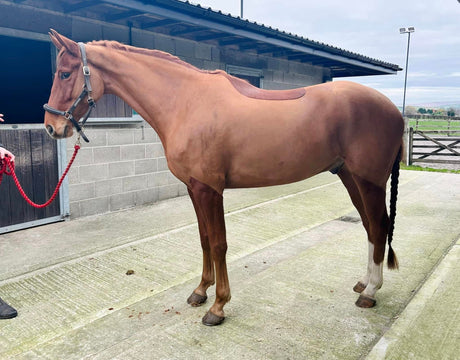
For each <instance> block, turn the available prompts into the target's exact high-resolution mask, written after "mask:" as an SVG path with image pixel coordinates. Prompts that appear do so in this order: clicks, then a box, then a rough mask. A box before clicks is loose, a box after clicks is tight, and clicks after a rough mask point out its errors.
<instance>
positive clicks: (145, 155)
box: [67, 121, 187, 218]
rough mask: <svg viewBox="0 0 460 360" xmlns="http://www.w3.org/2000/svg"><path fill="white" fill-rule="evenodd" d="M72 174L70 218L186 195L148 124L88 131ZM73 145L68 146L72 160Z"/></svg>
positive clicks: (70, 178)
mask: <svg viewBox="0 0 460 360" xmlns="http://www.w3.org/2000/svg"><path fill="white" fill-rule="evenodd" d="M85 133H86V135H87V136H88V138H89V139H90V142H89V143H82V148H81V149H80V151H79V153H78V155H77V158H76V159H75V162H74V164H73V166H72V168H71V171H70V173H69V200H70V217H71V218H77V217H81V216H89V215H95V214H101V213H106V212H110V211H117V210H121V209H126V208H129V207H133V206H136V205H143V204H148V203H153V202H156V201H160V200H164V199H168V198H172V197H176V196H180V195H185V194H187V189H186V187H185V185H184V184H182V183H181V182H180V181H179V180H177V179H176V178H175V177H174V176H173V175H172V173H171V172H170V171H169V170H168V166H167V163H166V158H165V156H164V150H163V146H162V144H161V142H160V139H159V138H158V135H157V134H156V133H155V131H154V130H153V129H152V128H151V127H150V125H149V124H147V123H145V122H144V121H141V122H140V123H137V124H133V125H104V126H99V125H92V126H91V125H89V126H87V127H86V129H85ZM73 151H74V142H73V141H72V140H68V141H67V158H68V159H70V157H71V156H72V153H73Z"/></svg>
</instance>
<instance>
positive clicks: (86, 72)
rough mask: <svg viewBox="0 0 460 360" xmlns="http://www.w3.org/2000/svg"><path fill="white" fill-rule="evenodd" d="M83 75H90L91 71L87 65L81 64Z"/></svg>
mask: <svg viewBox="0 0 460 360" xmlns="http://www.w3.org/2000/svg"><path fill="white" fill-rule="evenodd" d="M83 75H85V76H90V75H91V71H90V70H89V66H88V65H84V66H83Z"/></svg>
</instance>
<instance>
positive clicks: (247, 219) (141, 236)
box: [0, 171, 460, 359]
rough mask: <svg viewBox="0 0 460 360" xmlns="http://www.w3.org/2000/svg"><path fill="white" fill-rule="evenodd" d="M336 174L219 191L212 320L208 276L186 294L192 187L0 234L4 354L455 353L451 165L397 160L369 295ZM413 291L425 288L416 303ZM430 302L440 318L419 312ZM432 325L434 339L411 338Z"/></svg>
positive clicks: (455, 201)
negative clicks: (216, 317) (390, 261)
mask: <svg viewBox="0 0 460 360" xmlns="http://www.w3.org/2000/svg"><path fill="white" fill-rule="evenodd" d="M337 180H338V179H337V177H336V176H332V175H330V174H322V175H320V176H317V177H314V178H312V179H309V180H307V181H304V182H300V183H296V184H291V185H287V186H282V187H273V188H264V189H243V190H231V191H226V194H225V209H226V222H227V231H228V243H229V252H228V263H229V265H228V268H229V277H230V285H231V289H232V300H231V302H230V303H229V304H227V306H226V308H225V310H226V315H227V319H226V320H225V322H224V324H223V325H222V326H219V327H213V328H208V327H205V326H203V325H201V317H202V316H203V315H204V313H205V312H206V310H207V308H208V307H209V306H210V304H212V301H213V299H214V295H213V291H214V288H211V289H210V291H209V292H208V295H210V296H209V300H208V304H206V305H204V306H203V307H200V308H192V307H189V306H188V305H187V304H186V302H185V300H186V298H187V297H188V295H189V294H190V292H191V291H192V290H193V288H194V287H196V285H197V284H198V282H199V276H200V271H201V250H200V247H199V237H198V231H197V226H196V222H195V218H194V214H193V208H192V206H191V203H190V201H189V200H188V199H186V198H179V199H173V200H169V201H165V202H162V203H160V204H156V205H152V206H149V207H141V208H136V209H133V210H129V211H123V212H119V213H115V214H108V215H103V216H98V217H94V218H85V219H79V220H73V221H69V222H64V223H58V224H52V225H46V226H42V227H39V228H35V229H28V230H23V231H19V232H16V233H11V234H5V235H2V237H1V239H0V251H2V254H7V255H8V256H7V259H6V261H5V262H4V261H3V260H2V263H1V264H0V296H2V297H3V298H4V299H5V300H8V301H9V302H10V303H11V304H12V305H14V306H15V307H16V308H17V309H18V311H19V316H18V317H17V318H16V319H12V320H6V321H5V320H3V321H0V358H2V359H83V358H84V359H208V358H209V359H211V358H215V357H216V356H218V357H219V358H224V359H360V358H365V357H368V358H372V359H374V358H391V359H399V358H401V359H405V358H423V357H417V356H418V355H420V354H421V355H427V354H429V355H430V356H432V357H429V358H431V359H436V358H440V359H442V358H446V359H449V358H451V357H449V356H451V355H452V354H456V353H458V350H459V348H458V345H457V344H458V341H456V340H457V339H458V330H459V327H458V325H456V324H457V323H458V321H453V320H452V319H454V320H455V319H457V318H458V313H459V305H458V301H454V300H453V299H458V298H459V295H460V294H459V290H458V280H457V279H458V278H459V276H458V262H456V261H454V260H452V256H453V255H452V254H454V255H455V254H457V255H455V256H457V257H458V250H456V249H458V245H454V244H456V242H457V241H458V239H459V237H460V225H459V224H458V219H460V176H459V175H454V174H438V173H435V174H433V173H424V172H407V171H403V172H402V176H401V183H400V191H399V193H400V197H399V201H398V215H397V222H396V231H395V240H394V248H395V250H396V252H397V255H398V257H399V260H400V270H399V271H388V270H385V272H384V277H385V282H384V286H383V288H382V289H381V290H380V291H379V292H378V294H377V306H376V307H375V308H373V309H361V308H358V307H356V306H355V305H354V301H355V300H356V298H357V295H356V294H355V293H353V291H352V287H353V285H354V284H355V282H356V280H357V279H358V278H359V277H360V276H361V275H362V274H363V271H364V270H365V267H366V259H367V245H366V240H365V238H366V237H365V232H364V229H363V228H362V225H361V224H360V223H357V222H355V221H353V220H354V219H356V218H357V213H356V212H355V211H354V210H353V206H352V205H351V202H350V200H349V199H348V197H347V194H346V191H345V189H344V188H343V186H342V185H341V183H340V182H339V181H337ZM349 220H352V221H349ZM446 254H447V255H446ZM454 259H455V258H454ZM446 264H447V265H446ZM128 270H133V271H134V274H132V275H126V274H127V271H128ZM438 272H439V273H440V275H437V274H438ZM431 283H433V284H434V285H433V284H431ZM430 284H431V285H430ZM440 284H441V285H442V286H441V285H440ZM427 288H428V289H431V290H426V289H427ZM441 288H442V289H445V291H441ZM433 289H435V290H433ZM430 291H431V294H436V295H437V297H436V296H434V295H433V296H431V295H430ZM419 298H420V300H417V299H419ZM417 301H418V303H419V304H421V303H431V304H430V305H429V306H427V307H424V306H422V305H418V306H416V310H410V309H411V306H415V305H413V304H414V303H415V304H417ZM436 304H442V308H443V309H445V311H444V310H441V308H436ZM436 311H437V312H438V313H440V314H442V316H441V315H439V317H438V319H439V321H437V322H434V321H432V320H427V316H426V315H427V314H434V313H435V312H436ZM413 314H415V315H413ZM414 316H415V317H414ZM404 318H406V319H407V320H405V321H403V319H404ZM449 319H451V321H450V322H449V321H448V320H449ZM446 322H447V323H448V324H450V325H449V326H447V329H448V330H449V331H446V330H445V328H446V325H445V324H446ZM401 323H402V324H401ZM407 324H409V325H407ZM408 327H409V328H410V329H411V332H408V331H405V330H404V329H407V328H408ZM419 328H420V329H422V330H423V331H422V330H418V329H419ZM433 332H434V333H436V334H439V335H437V337H439V338H440V339H441V340H442V344H443V346H441V347H440V346H432V347H429V346H428V348H429V349H428V350H426V351H423V352H418V353H417V352H414V350H413V349H415V348H416V347H417V346H416V345H417V344H418V343H422V344H427V343H429V342H428V341H427V340H426V339H427V338H430V337H432V336H433ZM418 333H421V334H423V336H424V337H425V341H424V340H423V339H417V334H418ZM401 334H403V335H404V334H405V335H404V336H402V335H401ZM406 344H410V345H412V346H406ZM408 349H409V350H408ZM411 349H412V350H411ZM411 354H415V357H414V356H412V355H411ZM379 356H380V357H379ZM433 356H434V357H433ZM443 356H444V357H443ZM446 356H447V357H446ZM426 358H428V357H426Z"/></svg>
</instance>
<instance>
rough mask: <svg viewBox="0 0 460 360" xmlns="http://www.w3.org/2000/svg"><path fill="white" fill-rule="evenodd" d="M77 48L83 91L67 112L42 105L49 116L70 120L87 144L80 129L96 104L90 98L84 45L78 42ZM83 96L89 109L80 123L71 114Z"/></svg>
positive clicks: (90, 90) (88, 74)
mask: <svg viewBox="0 0 460 360" xmlns="http://www.w3.org/2000/svg"><path fill="white" fill-rule="evenodd" d="M78 46H79V48H80V53H81V61H82V64H83V76H84V79H85V83H84V84H83V89H82V91H81V93H80V96H79V97H77V98H76V99H75V101H74V102H73V104H72V105H71V106H70V108H69V110H67V111H62V110H58V109H55V108H53V107H51V106H49V105H48V104H45V105H43V109H45V111H48V112H50V113H51V114H55V115H61V116H64V117H65V118H66V119H67V120H70V122H71V123H72V125H73V126H74V127H75V129H76V130H77V131H78V133H79V134H80V135H81V137H82V138H83V140H85V141H86V142H89V140H88V138H87V137H86V135H85V133H84V132H83V129H82V127H83V126H84V125H85V123H86V120H88V117H89V115H90V114H91V111H93V109H94V108H95V107H96V102H95V101H94V99H93V96H92V93H93V89H92V87H91V81H90V76H91V71H90V70H89V66H88V61H87V59H86V49H85V44H83V43H82V42H79V43H78ZM85 96H87V99H86V101H87V102H88V105H89V108H88V111H86V113H85V114H84V115H83V117H82V118H81V119H80V121H77V120H75V118H74V116H73V112H74V111H75V108H76V107H77V106H78V104H79V103H80V101H81V100H83V99H84V98H85Z"/></svg>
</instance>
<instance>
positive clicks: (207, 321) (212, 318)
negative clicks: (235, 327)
mask: <svg viewBox="0 0 460 360" xmlns="http://www.w3.org/2000/svg"><path fill="white" fill-rule="evenodd" d="M224 320H225V316H218V315H215V314H213V313H212V312H211V311H208V312H207V314H206V315H205V316H203V319H202V320H201V322H202V323H203V325H206V326H216V325H220V324H222V323H223V322H224Z"/></svg>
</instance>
